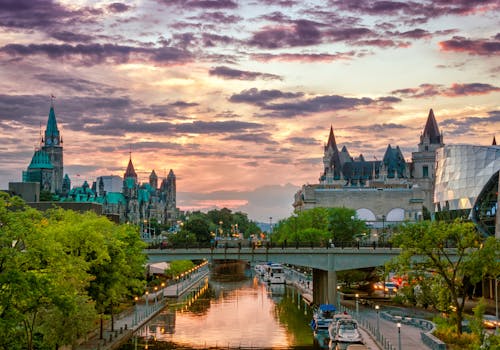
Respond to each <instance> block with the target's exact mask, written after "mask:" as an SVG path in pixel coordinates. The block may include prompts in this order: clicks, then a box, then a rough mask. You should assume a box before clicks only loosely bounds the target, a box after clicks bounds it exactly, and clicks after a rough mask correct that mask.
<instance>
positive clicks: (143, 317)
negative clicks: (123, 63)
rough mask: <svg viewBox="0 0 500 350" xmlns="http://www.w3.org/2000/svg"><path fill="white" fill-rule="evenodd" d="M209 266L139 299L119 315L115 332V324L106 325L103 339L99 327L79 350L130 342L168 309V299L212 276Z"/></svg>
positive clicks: (102, 349)
mask: <svg viewBox="0 0 500 350" xmlns="http://www.w3.org/2000/svg"><path fill="white" fill-rule="evenodd" d="M208 272H209V270H208V266H206V267H205V268H202V269H196V271H195V272H193V273H192V274H186V275H185V276H183V277H182V278H179V279H177V280H176V282H175V283H172V284H170V285H168V286H166V287H164V288H162V289H160V290H158V291H156V292H152V293H146V294H144V295H143V296H142V298H140V299H138V300H137V302H136V304H135V306H133V307H131V308H129V309H127V310H126V311H123V312H122V313H120V314H118V315H115V322H114V327H113V330H111V322H110V321H108V322H106V325H105V327H104V328H105V330H104V331H103V337H102V339H100V338H99V328H97V329H96V330H94V331H93V332H92V333H90V334H88V336H87V339H85V340H84V342H83V343H82V344H80V345H79V346H77V347H76V349H77V350H114V349H117V348H118V347H120V346H121V345H122V344H124V343H126V342H127V340H128V339H130V338H131V337H132V335H133V334H134V332H135V331H136V330H138V329H139V328H141V327H142V326H143V325H145V324H146V323H147V322H148V321H149V320H151V319H152V318H153V317H154V316H155V315H157V314H158V313H159V312H160V311H161V310H162V309H163V308H164V307H165V306H167V305H168V299H167V298H168V297H173V298H177V297H180V296H182V295H183V294H185V293H186V292H187V291H189V290H190V289H191V288H192V287H194V286H195V285H196V284H197V283H198V282H200V281H201V280H202V279H203V278H205V277H206V276H207V275H208Z"/></svg>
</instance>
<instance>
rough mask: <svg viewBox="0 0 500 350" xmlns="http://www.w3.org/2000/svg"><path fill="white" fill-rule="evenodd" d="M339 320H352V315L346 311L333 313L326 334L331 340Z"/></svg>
mask: <svg viewBox="0 0 500 350" xmlns="http://www.w3.org/2000/svg"><path fill="white" fill-rule="evenodd" d="M340 320H352V316H351V315H349V314H348V313H347V312H343V313H338V314H335V315H333V318H332V322H331V323H330V324H329V325H328V334H329V335H330V339H332V340H334V339H335V336H336V335H337V322H338V321H340Z"/></svg>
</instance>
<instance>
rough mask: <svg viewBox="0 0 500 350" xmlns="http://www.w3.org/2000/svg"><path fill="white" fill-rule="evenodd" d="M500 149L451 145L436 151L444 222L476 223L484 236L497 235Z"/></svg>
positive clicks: (438, 206) (436, 195) (437, 187)
mask: <svg viewBox="0 0 500 350" xmlns="http://www.w3.org/2000/svg"><path fill="white" fill-rule="evenodd" d="M499 170H500V146H496V145H494V146H473V145H448V146H444V147H442V148H440V149H438V150H437V151H436V180H435V181H436V182H435V189H434V205H435V212H436V216H438V217H441V218H450V219H452V218H455V217H466V218H470V219H472V221H473V222H474V223H475V224H476V225H477V227H478V228H479V230H480V231H481V233H482V234H483V235H488V236H490V235H495V229H496V228H495V227H496V223H497V221H498V220H499V216H500V215H499V214H498V206H499V204H498V202H499V201H498V192H499V187H498V178H499Z"/></svg>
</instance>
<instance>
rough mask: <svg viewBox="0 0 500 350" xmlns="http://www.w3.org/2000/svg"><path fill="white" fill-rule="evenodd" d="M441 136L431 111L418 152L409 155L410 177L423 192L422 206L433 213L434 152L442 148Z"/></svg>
mask: <svg viewBox="0 0 500 350" xmlns="http://www.w3.org/2000/svg"><path fill="white" fill-rule="evenodd" d="M443 146H444V143H443V134H441V133H440V132H439V128H438V124H437V122H436V118H435V117H434V111H433V110H432V109H431V110H430V111H429V115H428V117H427V122H426V123H425V127H424V131H423V132H422V134H421V135H420V143H419V144H418V151H417V152H413V153H412V154H411V158H412V166H411V177H412V182H413V183H414V184H418V185H419V186H420V187H421V188H422V190H423V191H424V204H423V205H424V206H425V207H426V208H427V209H428V210H429V211H430V212H434V204H433V200H434V198H433V197H434V178H435V175H436V174H435V163H436V150H437V149H438V148H440V147H443Z"/></svg>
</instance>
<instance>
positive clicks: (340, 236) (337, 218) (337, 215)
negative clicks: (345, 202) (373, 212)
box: [328, 208, 366, 242]
mask: <svg viewBox="0 0 500 350" xmlns="http://www.w3.org/2000/svg"><path fill="white" fill-rule="evenodd" d="M328 231H329V232H330V236H331V237H333V239H334V240H335V241H337V242H349V241H352V240H353V239H354V237H355V236H356V235H358V234H360V233H362V232H365V231H366V224H365V222H364V221H363V220H359V219H358V218H356V211H355V210H354V209H350V208H332V209H331V210H330V211H329V217H328Z"/></svg>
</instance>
